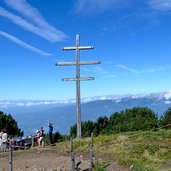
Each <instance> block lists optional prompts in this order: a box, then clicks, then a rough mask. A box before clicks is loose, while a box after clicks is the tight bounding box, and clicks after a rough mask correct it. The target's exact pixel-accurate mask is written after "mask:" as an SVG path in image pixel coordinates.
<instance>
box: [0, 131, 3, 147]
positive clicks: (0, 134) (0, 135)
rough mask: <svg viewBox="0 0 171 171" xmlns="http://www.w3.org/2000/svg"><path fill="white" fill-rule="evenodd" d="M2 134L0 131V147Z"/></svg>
mask: <svg viewBox="0 0 171 171" xmlns="http://www.w3.org/2000/svg"><path fill="white" fill-rule="evenodd" d="M2 134H3V132H2V131H1V132H0V147H1V145H2Z"/></svg>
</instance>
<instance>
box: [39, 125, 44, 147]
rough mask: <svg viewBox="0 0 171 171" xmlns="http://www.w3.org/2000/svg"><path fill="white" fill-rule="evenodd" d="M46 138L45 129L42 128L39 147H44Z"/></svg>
mask: <svg viewBox="0 0 171 171" xmlns="http://www.w3.org/2000/svg"><path fill="white" fill-rule="evenodd" d="M44 137H45V130H44V129H43V127H41V128H40V138H39V147H40V146H42V147H44V144H45V142H44Z"/></svg>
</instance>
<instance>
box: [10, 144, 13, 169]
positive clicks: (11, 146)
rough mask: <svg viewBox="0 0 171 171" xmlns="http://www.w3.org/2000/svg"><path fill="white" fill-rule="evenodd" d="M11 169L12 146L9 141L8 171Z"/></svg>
mask: <svg viewBox="0 0 171 171" xmlns="http://www.w3.org/2000/svg"><path fill="white" fill-rule="evenodd" d="M12 170H13V146H12V144H11V141H10V142H9V171H12Z"/></svg>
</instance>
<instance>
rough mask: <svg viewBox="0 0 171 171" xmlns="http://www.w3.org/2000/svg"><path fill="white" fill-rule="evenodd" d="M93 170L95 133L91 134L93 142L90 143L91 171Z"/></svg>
mask: <svg viewBox="0 0 171 171" xmlns="http://www.w3.org/2000/svg"><path fill="white" fill-rule="evenodd" d="M92 169H93V133H91V142H90V169H89V170H90V171H91V170H92Z"/></svg>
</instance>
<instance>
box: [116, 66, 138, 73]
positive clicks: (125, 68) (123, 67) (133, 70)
mask: <svg viewBox="0 0 171 171" xmlns="http://www.w3.org/2000/svg"><path fill="white" fill-rule="evenodd" d="M115 66H116V67H118V68H121V69H124V70H127V71H129V72H133V73H138V71H137V70H135V69H133V68H130V67H127V66H126V65H115Z"/></svg>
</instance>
